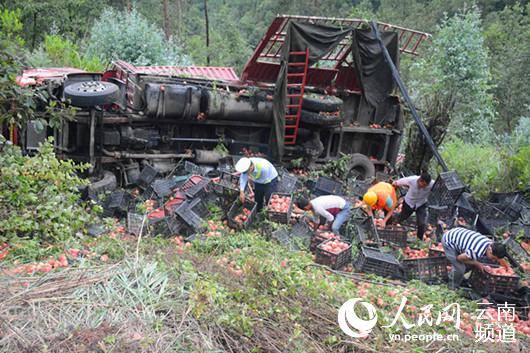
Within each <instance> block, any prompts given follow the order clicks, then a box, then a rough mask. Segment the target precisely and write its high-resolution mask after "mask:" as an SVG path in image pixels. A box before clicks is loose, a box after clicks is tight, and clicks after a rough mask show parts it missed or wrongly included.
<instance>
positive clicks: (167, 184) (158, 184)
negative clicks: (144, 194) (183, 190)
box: [151, 179, 177, 198]
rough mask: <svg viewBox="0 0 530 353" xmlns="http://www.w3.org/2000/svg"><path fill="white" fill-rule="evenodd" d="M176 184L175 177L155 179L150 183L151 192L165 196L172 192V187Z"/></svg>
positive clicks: (160, 196)
mask: <svg viewBox="0 0 530 353" xmlns="http://www.w3.org/2000/svg"><path fill="white" fill-rule="evenodd" d="M176 186H177V182H176V181H175V179H157V180H155V181H153V183H152V184H151V188H152V189H153V192H154V193H155V194H156V196H157V197H159V198H166V197H168V196H169V195H171V194H172V193H173V189H174V188H175V187H176Z"/></svg>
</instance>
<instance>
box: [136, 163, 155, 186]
mask: <svg viewBox="0 0 530 353" xmlns="http://www.w3.org/2000/svg"><path fill="white" fill-rule="evenodd" d="M157 175H158V172H157V171H156V169H155V168H153V167H151V166H150V165H146V166H145V167H144V169H142V171H141V173H140V175H139V176H138V181H137V184H138V186H139V187H141V188H142V189H144V190H145V189H147V188H148V187H149V185H151V183H152V182H153V181H154V180H155V178H156V176H157Z"/></svg>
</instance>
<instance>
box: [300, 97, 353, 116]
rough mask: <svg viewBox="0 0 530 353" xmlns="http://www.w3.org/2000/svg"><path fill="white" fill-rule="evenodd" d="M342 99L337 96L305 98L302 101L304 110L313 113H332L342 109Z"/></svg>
mask: <svg viewBox="0 0 530 353" xmlns="http://www.w3.org/2000/svg"><path fill="white" fill-rule="evenodd" d="M342 103H343V102H342V99H340V98H337V97H335V96H325V95H318V96H307V95H306V96H304V99H303V100H302V108H304V109H305V110H309V111H312V112H317V113H318V112H327V113H332V112H336V111H337V110H340V108H341V107H342Z"/></svg>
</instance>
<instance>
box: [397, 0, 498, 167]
mask: <svg viewBox="0 0 530 353" xmlns="http://www.w3.org/2000/svg"><path fill="white" fill-rule="evenodd" d="M488 63H489V60H488V53H487V50H486V48H485V45H484V40H483V37H482V33H481V20H480V13H479V10H478V8H477V7H472V8H471V9H469V10H464V11H463V12H461V13H458V14H456V15H455V16H453V17H451V18H445V19H444V20H443V21H442V24H441V26H440V27H439V29H438V33H437V34H436V36H435V37H434V39H433V42H432V46H431V47H430V48H429V49H428V52H427V54H426V55H425V56H424V57H423V58H422V59H420V60H419V61H418V62H417V63H414V64H413V65H412V70H413V79H412V81H411V82H410V86H411V91H412V93H413V100H414V101H415V102H416V104H417V105H418V107H419V109H420V111H421V112H422V116H423V119H424V122H425V125H426V126H427V129H428V130H429V132H430V133H431V135H432V137H433V140H434V141H435V143H436V144H437V145H440V144H441V143H442V141H443V139H444V137H445V135H446V133H447V132H450V133H451V134H452V135H454V136H456V137H458V138H461V139H462V140H463V141H464V142H468V143H477V142H480V143H483V142H487V141H491V138H492V128H491V122H492V120H493V117H494V113H495V110H494V106H493V97H492V94H491V93H490V90H491V89H492V87H493V86H492V85H491V75H490V71H489V67H488ZM405 154H406V156H407V159H406V160H405V166H406V167H407V168H408V169H410V170H413V171H419V170H421V169H426V168H427V166H428V163H429V161H430V159H431V158H432V153H431V152H430V151H429V149H428V147H427V146H426V143H425V141H424V139H423V137H422V135H421V133H420V132H419V130H418V129H417V127H416V126H411V127H410V128H409V134H408V141H407V146H406V153H405Z"/></svg>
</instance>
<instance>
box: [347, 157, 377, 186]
mask: <svg viewBox="0 0 530 353" xmlns="http://www.w3.org/2000/svg"><path fill="white" fill-rule="evenodd" d="M353 176H356V177H357V179H360V180H366V179H370V178H373V177H374V176H375V166H374V164H373V163H372V161H371V160H370V159H369V158H368V157H366V156H365V155H364V154H361V153H354V154H352V155H351V159H350V164H349V165H348V177H353Z"/></svg>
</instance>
